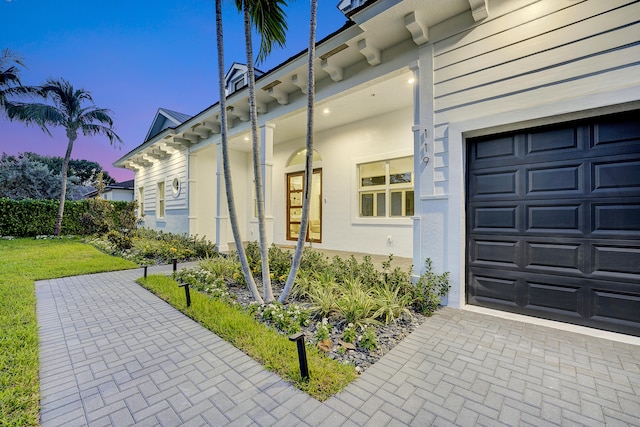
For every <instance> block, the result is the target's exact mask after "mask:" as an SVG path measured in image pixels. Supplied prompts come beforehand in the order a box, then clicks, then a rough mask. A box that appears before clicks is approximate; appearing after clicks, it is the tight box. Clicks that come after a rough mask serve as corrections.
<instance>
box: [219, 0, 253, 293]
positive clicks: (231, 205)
mask: <svg viewBox="0 0 640 427" xmlns="http://www.w3.org/2000/svg"><path fill="white" fill-rule="evenodd" d="M215 3H216V46H217V49H218V80H219V86H218V87H219V90H220V94H219V95H220V139H221V144H222V170H223V174H224V187H225V190H226V193H227V207H228V209H229V221H230V222H231V230H232V233H233V240H234V242H235V244H236V250H237V251H238V258H239V260H240V265H241V266H242V274H243V275H244V279H245V281H246V282H247V286H248V287H249V291H250V292H251V295H252V296H253V299H255V300H256V302H258V303H259V304H262V303H263V300H262V297H261V296H260V292H259V291H258V287H257V286H256V282H255V280H254V279H253V275H252V274H251V269H250V268H249V262H248V261H247V254H246V253H245V251H244V246H242V239H241V237H240V230H239V226H238V215H237V213H236V204H235V199H234V197H233V185H232V183H231V168H230V167H229V142H228V139H227V106H226V104H227V102H226V95H225V93H224V43H223V35H222V0H215Z"/></svg>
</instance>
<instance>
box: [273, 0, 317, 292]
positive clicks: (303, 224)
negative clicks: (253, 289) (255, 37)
mask: <svg viewBox="0 0 640 427" xmlns="http://www.w3.org/2000/svg"><path fill="white" fill-rule="evenodd" d="M317 13H318V0H311V13H310V15H311V17H310V19H309V56H308V72H309V75H308V77H309V89H308V92H307V144H306V149H307V154H306V157H305V164H304V191H303V199H302V216H301V218H300V233H299V234H298V241H297V242H296V250H295V252H294V254H293V260H292V261H291V270H290V271H289V276H288V277H287V283H286V284H285V286H284V289H283V290H282V294H281V295H280V298H279V299H278V301H280V302H281V303H284V302H285V301H286V299H287V296H289V292H290V291H291V288H292V287H293V282H294V281H295V280H296V275H297V274H298V269H299V268H300V260H301V259H302V251H303V250H304V242H305V240H306V238H307V225H308V223H309V204H310V199H311V197H310V194H311V179H312V177H313V113H314V103H315V86H316V84H315V73H314V70H313V61H314V59H315V56H316V24H317Z"/></svg>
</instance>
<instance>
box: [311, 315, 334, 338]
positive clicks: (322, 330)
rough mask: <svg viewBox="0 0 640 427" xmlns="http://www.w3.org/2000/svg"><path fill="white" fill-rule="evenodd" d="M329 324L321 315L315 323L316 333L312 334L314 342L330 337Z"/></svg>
mask: <svg viewBox="0 0 640 427" xmlns="http://www.w3.org/2000/svg"><path fill="white" fill-rule="evenodd" d="M331 328H332V326H331V324H330V323H329V320H328V319H327V318H326V317H323V318H322V320H321V321H320V322H318V324H317V325H316V333H315V334H314V335H313V337H314V339H315V341H316V342H320V341H325V340H328V339H329V338H331V335H330V333H331Z"/></svg>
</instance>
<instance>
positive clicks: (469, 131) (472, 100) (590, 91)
mask: <svg viewBox="0 0 640 427" xmlns="http://www.w3.org/2000/svg"><path fill="white" fill-rule="evenodd" d="M527 3H530V4H527ZM508 7H512V8H514V9H513V10H506V8H508ZM489 11H490V17H489V18H488V19H487V20H486V21H482V22H479V23H477V24H474V23H471V24H470V25H469V26H468V27H467V28H461V27H459V26H457V25H454V23H459V22H462V19H460V18H454V19H452V20H451V21H450V22H445V23H443V24H441V25H439V26H438V28H437V29H435V30H434V32H433V33H435V34H438V35H439V37H438V38H437V39H436V40H434V41H433V61H434V73H433V78H434V87H433V88H434V101H433V110H434V118H435V139H434V147H435V157H436V159H435V168H433V169H430V170H427V171H426V172H425V173H429V174H433V181H434V188H433V192H432V194H434V197H432V198H429V197H425V198H423V200H422V203H421V208H420V209H421V212H422V214H421V221H422V225H421V231H420V234H421V236H422V238H423V240H424V243H422V244H421V252H420V254H419V256H424V255H426V256H430V257H432V258H436V259H437V260H438V262H437V268H438V269H441V270H448V271H451V273H452V282H453V283H454V284H455V286H454V289H452V292H451V294H450V300H449V302H450V303H452V304H453V305H456V306H460V305H464V275H465V243H464V241H465V231H464V230H465V224H466V218H465V213H464V212H465V199H464V194H465V178H464V177H465V161H464V156H465V151H466V148H465V145H464V144H465V143H464V138H465V137H466V136H468V135H478V134H486V133H495V132H497V131H500V130H507V129H514V128H524V127H527V126H530V125H531V124H532V123H535V124H543V123H550V122H552V121H558V120H560V119H559V118H558V117H563V118H565V119H566V118H577V117H580V116H583V115H586V114H593V113H589V112H587V111H586V110H589V109H604V110H601V111H604V112H606V111H607V110H606V109H607V108H609V109H615V108H621V107H618V106H617V105H618V104H623V103H625V102H632V101H637V100H639V99H640V43H639V41H638V40H639V38H638V35H639V34H640V24H638V17H639V16H640V3H637V2H632V1H629V0H608V1H583V2H567V1H551V0H544V1H539V2H525V1H513V2H504V1H493V2H490V4H489ZM466 22H468V21H466ZM447 33H448V35H446V36H441V35H442V34H447ZM425 54H426V53H425ZM622 108H624V107H622ZM426 223H431V224H433V223H435V224H438V228H437V229H434V228H430V227H427V225H426ZM414 259H415V258H414Z"/></svg>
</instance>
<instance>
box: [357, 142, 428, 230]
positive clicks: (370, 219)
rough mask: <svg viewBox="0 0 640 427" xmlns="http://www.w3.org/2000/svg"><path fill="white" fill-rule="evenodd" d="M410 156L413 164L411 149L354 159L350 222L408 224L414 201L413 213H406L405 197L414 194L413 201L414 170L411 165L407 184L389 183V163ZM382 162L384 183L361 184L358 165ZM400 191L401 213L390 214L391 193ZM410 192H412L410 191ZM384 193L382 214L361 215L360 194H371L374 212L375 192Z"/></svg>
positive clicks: (375, 209)
mask: <svg viewBox="0 0 640 427" xmlns="http://www.w3.org/2000/svg"><path fill="white" fill-rule="evenodd" d="M405 157H406V158H411V165H413V153H412V152H411V151H404V150H403V151H399V152H393V153H386V155H377V156H373V157H372V156H368V157H366V158H360V159H354V167H353V169H352V170H353V179H352V181H351V182H352V183H354V184H355V187H354V191H353V192H352V194H353V196H352V213H353V214H352V218H353V219H352V223H353V224H398V225H410V224H411V221H412V220H411V218H412V217H413V216H414V215H415V209H416V208H415V202H414V212H413V214H410V215H407V214H406V212H405V209H406V198H407V196H408V195H409V194H414V196H413V197H414V201H415V171H414V169H413V167H411V170H410V173H411V182H410V183H408V184H407V185H399V184H393V185H392V184H390V182H389V181H390V176H389V175H390V174H389V164H390V162H391V161H392V160H396V159H400V158H405ZM376 162H384V164H385V183H384V184H382V185H371V186H362V180H361V178H360V166H361V165H364V164H367V163H376ZM398 191H401V192H402V210H403V213H402V215H393V216H392V215H391V203H392V202H391V195H392V193H395V192H398ZM410 192H412V193H410ZM379 193H384V197H385V207H384V216H382V215H381V216H363V215H362V196H363V195H364V194H373V195H374V197H373V201H374V207H373V209H374V213H376V211H377V202H378V199H377V197H376V196H375V194H379Z"/></svg>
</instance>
